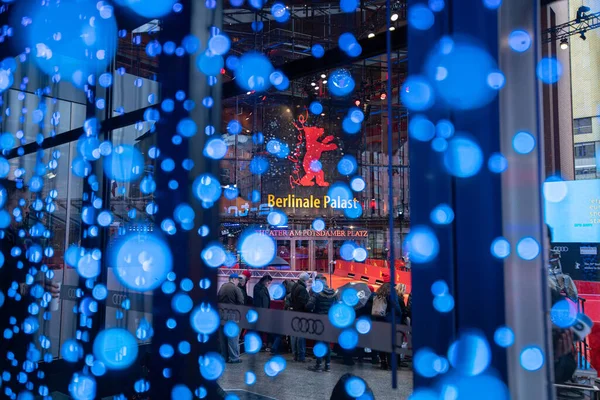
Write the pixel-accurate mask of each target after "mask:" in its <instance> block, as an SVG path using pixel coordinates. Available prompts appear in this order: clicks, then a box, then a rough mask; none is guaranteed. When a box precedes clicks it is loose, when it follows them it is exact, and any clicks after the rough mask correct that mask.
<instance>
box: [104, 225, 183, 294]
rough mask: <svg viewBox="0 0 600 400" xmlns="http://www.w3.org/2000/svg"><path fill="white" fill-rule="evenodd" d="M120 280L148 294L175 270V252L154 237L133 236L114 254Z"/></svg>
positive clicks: (132, 288) (113, 257)
mask: <svg viewBox="0 0 600 400" xmlns="http://www.w3.org/2000/svg"><path fill="white" fill-rule="evenodd" d="M111 257H112V258H111V259H112V265H113V266H114V272H115V276H116V277H117V279H118V280H119V281H120V282H121V284H122V285H124V286H126V287H127V288H129V289H131V290H136V291H146V290H152V289H155V288H156V287H158V286H160V285H161V284H162V283H163V281H164V280H165V279H166V277H167V274H168V273H169V272H171V270H172V268H173V258H172V255H171V250H170V249H169V247H168V246H167V244H166V243H165V242H164V240H163V239H162V238H160V237H159V236H157V235H154V234H143V235H142V234H130V235H128V236H125V237H124V238H122V239H121V241H120V243H118V245H115V247H114V248H113V250H112V253H111Z"/></svg>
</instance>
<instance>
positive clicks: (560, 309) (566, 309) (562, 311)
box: [550, 299, 577, 329]
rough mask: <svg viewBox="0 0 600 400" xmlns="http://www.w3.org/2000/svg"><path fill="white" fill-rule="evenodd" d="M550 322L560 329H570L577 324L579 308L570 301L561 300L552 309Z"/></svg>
mask: <svg viewBox="0 0 600 400" xmlns="http://www.w3.org/2000/svg"><path fill="white" fill-rule="evenodd" d="M550 320H551V321H552V323H553V324H554V325H556V326H557V327H559V328H562V329H566V328H570V327H571V326H573V325H574V324H575V322H577V306H576V305H575V304H574V303H572V302H571V301H569V300H566V299H563V300H560V301H558V302H556V303H554V305H553V306H552V308H551V309H550Z"/></svg>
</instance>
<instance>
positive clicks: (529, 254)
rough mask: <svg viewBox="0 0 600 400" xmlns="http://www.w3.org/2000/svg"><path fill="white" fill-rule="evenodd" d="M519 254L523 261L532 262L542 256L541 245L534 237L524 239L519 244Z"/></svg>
mask: <svg viewBox="0 0 600 400" xmlns="http://www.w3.org/2000/svg"><path fill="white" fill-rule="evenodd" d="M517 254H518V255H519V257H521V258H522V259H523V260H527V261H531V260H533V259H535V258H536V257H537V256H538V255H539V254H540V244H539V243H538V242H537V241H536V240H535V239H534V238H532V237H526V238H523V239H521V240H520V241H519V243H517Z"/></svg>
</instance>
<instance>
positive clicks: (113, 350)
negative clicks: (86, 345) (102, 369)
mask: <svg viewBox="0 0 600 400" xmlns="http://www.w3.org/2000/svg"><path fill="white" fill-rule="evenodd" d="M137 353H138V344H137V340H136V339H135V337H134V336H133V335H132V334H131V333H129V332H128V331H127V330H125V329H121V328H111V329H106V330H103V331H101V332H100V333H99V334H98V335H97V336H96V339H94V356H95V357H96V359H98V360H100V361H102V362H103V363H104V365H105V366H106V367H107V368H108V369H113V370H121V369H125V368H127V367H129V366H130V365H131V364H133V363H134V362H135V360H136V358H137Z"/></svg>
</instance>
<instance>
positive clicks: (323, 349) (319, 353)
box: [313, 342, 329, 357]
mask: <svg viewBox="0 0 600 400" xmlns="http://www.w3.org/2000/svg"><path fill="white" fill-rule="evenodd" d="M327 351H329V348H328V345H327V344H325V343H323V342H318V343H317V344H315V345H314V347H313V354H314V355H315V357H323V356H325V354H327Z"/></svg>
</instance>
